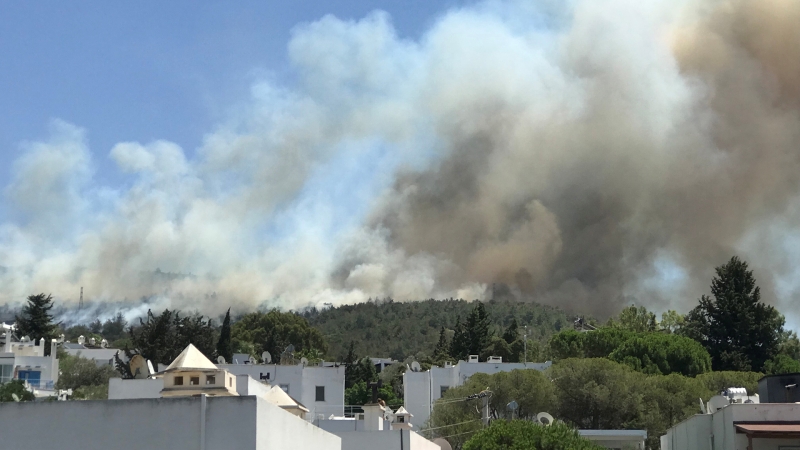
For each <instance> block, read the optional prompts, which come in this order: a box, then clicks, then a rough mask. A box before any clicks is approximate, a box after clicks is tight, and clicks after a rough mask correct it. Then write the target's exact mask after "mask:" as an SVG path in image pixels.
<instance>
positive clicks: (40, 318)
mask: <svg viewBox="0 0 800 450" xmlns="http://www.w3.org/2000/svg"><path fill="white" fill-rule="evenodd" d="M51 309H53V297H52V296H50V295H47V296H45V295H44V294H39V295H31V296H29V297H28V303H27V304H26V305H25V306H23V307H22V315H19V316H17V317H16V322H17V331H18V333H19V335H20V337H22V336H28V337H29V338H31V339H33V340H40V339H44V341H45V345H44V351H45V355H49V354H50V340H51V339H55V338H56V336H57V335H58V325H59V324H58V323H53V315H52V314H50V310H51ZM59 323H60V322H59Z"/></svg>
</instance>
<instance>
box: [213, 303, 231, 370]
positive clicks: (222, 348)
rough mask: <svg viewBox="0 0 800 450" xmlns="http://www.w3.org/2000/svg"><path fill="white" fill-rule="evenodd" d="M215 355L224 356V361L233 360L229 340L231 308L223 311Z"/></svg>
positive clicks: (229, 361)
mask: <svg viewBox="0 0 800 450" xmlns="http://www.w3.org/2000/svg"><path fill="white" fill-rule="evenodd" d="M217 356H222V357H223V358H225V362H227V363H231V362H232V361H233V343H232V342H231V309H230V308H228V312H226V313H225V319H224V320H223V321H222V329H221V330H220V333H219V340H218V341H217Z"/></svg>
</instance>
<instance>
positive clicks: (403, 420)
mask: <svg viewBox="0 0 800 450" xmlns="http://www.w3.org/2000/svg"><path fill="white" fill-rule="evenodd" d="M405 421H406V416H397V423H405Z"/></svg>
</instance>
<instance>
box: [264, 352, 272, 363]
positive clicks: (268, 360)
mask: <svg viewBox="0 0 800 450" xmlns="http://www.w3.org/2000/svg"><path fill="white" fill-rule="evenodd" d="M261 362H262V363H264V364H269V363H271V362H272V355H270V354H269V352H264V353H262V354H261Z"/></svg>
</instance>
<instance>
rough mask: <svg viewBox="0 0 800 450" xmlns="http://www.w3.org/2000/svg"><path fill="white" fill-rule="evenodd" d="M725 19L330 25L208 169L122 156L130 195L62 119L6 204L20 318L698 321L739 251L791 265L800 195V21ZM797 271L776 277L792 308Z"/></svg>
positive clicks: (309, 41) (206, 146) (626, 14)
mask: <svg viewBox="0 0 800 450" xmlns="http://www.w3.org/2000/svg"><path fill="white" fill-rule="evenodd" d="M726 5H727V6H724V5H721V4H719V3H718V2H715V1H711V0H708V1H702V0H697V1H687V2H683V3H681V2H679V3H675V2H666V1H658V2H649V3H648V2H645V3H642V2H635V1H632V0H600V1H598V0H584V1H576V2H567V3H564V4H561V3H558V4H556V3H547V2H543V3H542V4H541V5H539V6H534V5H531V4H528V3H524V4H523V3H516V2H487V3H483V4H480V5H477V6H473V7H469V8H462V9H454V10H452V11H450V12H448V13H447V14H445V15H444V16H442V17H441V19H440V20H439V21H438V22H437V23H435V24H434V25H433V26H432V27H431V29H430V30H428V32H427V33H425V34H424V35H423V36H422V37H421V38H420V39H418V40H408V39H402V38H400V37H398V35H397V33H396V32H395V30H394V29H393V27H392V24H391V19H390V17H388V15H386V14H385V13H382V12H375V13H372V14H370V15H368V16H367V17H365V18H364V19H362V20H358V21H343V20H340V19H337V18H335V17H332V16H326V17H323V18H321V19H320V20H318V21H316V22H313V23H309V24H302V25H298V26H297V27H296V28H295V30H294V31H293V34H292V38H291V41H290V42H289V43H288V54H289V59H290V61H291V63H292V64H293V66H294V69H295V71H296V75H297V79H298V80H299V81H298V83H297V85H296V86H293V87H291V88H290V87H287V86H284V85H281V84H280V83H276V82H274V81H262V82H260V83H257V84H256V85H254V86H253V88H252V98H251V101H250V102H249V103H248V104H247V105H246V106H244V107H242V108H240V109H239V110H237V111H235V112H234V113H233V114H231V116H230V117H229V118H228V120H227V121H225V122H224V123H221V124H219V125H218V126H217V127H216V128H215V129H213V130H211V131H210V132H209V133H208V134H207V135H206V136H205V137H204V142H203V145H202V146H201V147H200V148H199V149H197V150H196V151H195V152H192V153H190V154H191V155H192V156H187V152H185V151H184V149H181V148H180V147H179V146H178V145H176V144H174V143H171V142H168V141H165V140H162V141H155V142H150V143H138V142H123V143H119V144H117V145H115V146H114V147H113V148H112V149H111V150H110V152H109V154H108V157H109V158H110V159H111V160H113V161H114V162H115V163H116V164H117V166H118V167H119V168H120V169H121V170H122V171H123V172H126V173H128V174H130V176H131V177H132V180H133V181H132V183H131V184H130V185H129V186H126V187H124V188H118V189H116V190H115V189H110V188H107V187H103V186H99V185H97V184H96V183H95V182H93V179H92V174H93V171H92V170H93V169H92V167H93V165H94V164H95V161H92V158H91V153H90V152H89V150H88V145H89V143H88V142H87V140H86V137H85V133H84V132H83V131H82V130H80V129H79V128H77V127H75V126H73V125H69V124H66V123H64V122H56V123H55V125H54V131H53V133H52V136H51V137H50V138H48V139H46V140H44V141H42V142H37V143H30V144H26V152H25V154H24V155H23V156H22V157H21V158H20V159H19V161H18V162H17V164H16V165H15V168H14V177H13V179H12V180H11V182H10V184H9V185H8V186H7V187H6V189H5V191H4V193H5V199H6V201H7V202H8V203H9V205H11V206H12V208H13V211H14V212H15V214H14V215H12V216H11V217H10V218H9V219H8V220H7V221H6V222H5V223H3V224H2V225H0V258H2V261H3V262H2V263H0V265H2V266H3V267H4V270H3V271H0V282H2V283H3V285H4V287H6V289H4V291H3V292H2V293H0V302H12V303H13V302H17V301H19V300H21V299H23V298H24V297H25V296H26V295H29V294H31V293H33V292H40V291H42V292H52V293H53V294H54V295H55V296H56V297H58V298H61V299H63V300H65V301H76V300H77V292H79V289H80V286H84V287H85V290H86V293H87V296H88V297H89V298H93V299H103V300H109V301H112V300H119V301H122V300H128V301H138V299H139V298H140V297H142V296H155V298H156V299H157V301H158V304H159V305H167V304H169V305H172V306H173V307H177V308H184V309H198V310H200V311H201V312H204V313H207V314H217V313H218V312H219V311H222V310H224V309H226V308H227V306H229V305H234V306H235V307H239V308H242V309H243V308H252V307H254V306H255V305H259V304H262V303H266V304H267V305H272V306H281V307H285V308H291V307H300V306H304V305H308V304H323V303H334V304H342V303H350V302H355V301H363V300H365V299H367V298H369V297H379V296H380V297H382V296H392V297H394V298H396V299H398V300H416V299H423V298H430V297H436V298H442V297H466V298H470V299H472V298H485V297H486V296H487V295H490V292H491V290H490V286H491V284H492V283H495V282H497V283H505V284H507V285H509V286H510V287H511V290H512V291H513V292H515V293H517V294H518V295H519V296H521V297H523V298H530V299H535V300H538V301H542V302H548V303H552V304H558V305H562V306H572V307H574V308H575V309H577V310H590V311H593V312H596V313H599V314H604V313H613V312H615V309H616V308H618V307H619V306H620V305H621V304H622V303H624V302H628V301H631V299H632V298H633V299H634V301H638V302H640V303H645V304H647V305H649V306H651V307H654V308H656V309H663V308H666V307H668V306H671V307H679V308H684V309H685V307H687V306H688V305H689V302H690V301H691V300H692V299H694V298H696V297H698V296H699V295H700V294H702V293H703V292H705V286H706V285H707V284H708V280H709V279H710V276H711V273H712V268H713V266H714V265H718V264H720V263H722V262H724V261H725V260H726V259H727V258H728V257H730V256H731V254H733V253H734V252H739V253H743V255H742V256H744V257H745V259H748V258H751V259H752V261H758V263H759V264H761V265H762V266H763V267H769V268H770V270H772V269H773V268H775V267H777V266H779V264H778V263H776V261H777V260H778V258H780V256H778V254H779V253H780V252H776V247H780V246H781V245H782V244H781V243H782V242H785V240H784V239H781V238H780V236H779V237H777V238H775V237H774V236H775V231H774V230H775V227H776V225H775V223H777V222H775V220H774V219H775V218H776V217H779V216H780V215H781V214H782V212H783V211H784V210H785V208H787V207H788V205H790V204H791V203H792V201H793V199H796V198H797V194H798V189H799V187H798V176H797V175H794V174H795V173H800V172H798V171H797V170H796V166H798V165H800V158H798V155H797V152H796V145H795V144H793V143H796V142H798V140H797V138H798V137H799V136H798V133H800V131H798V130H800V126H798V125H800V123H799V122H800V119H799V118H798V116H800V114H798V104H800V87H798V86H800V82H798V81H797V78H796V77H797V75H796V73H797V71H795V70H794V69H795V68H796V67H795V66H793V65H792V64H793V63H791V62H786V61H796V60H797V58H794V59H792V57H791V56H795V57H796V56H797V52H796V50H797V49H798V44H797V43H796V42H795V37H797V35H796V34H797V33H796V32H795V31H794V30H795V29H794V28H792V27H788V26H787V24H786V21H791V19H792V18H793V17H800V15H799V14H800V13H798V11H800V9H798V7H797V6H796V4H788V3H786V1H785V0H768V1H766V2H764V3H763V4H758V5H757V4H756V3H755V2H754V1H753V0H734V1H731V2H728V3H726ZM773 10H781V11H783V15H782V16H773V15H770V14H768V12H769V11H773ZM753 21H755V22H753ZM751 22H752V23H751ZM742 23H743V24H744V25H742ZM767 25H774V26H767ZM742 30H744V31H742ZM770 30H775V32H774V33H773V32H772V31H770ZM793 33H794V34H793ZM765 43H769V45H767V44H765ZM165 138H168V137H165ZM77 216H80V217H87V216H88V217H90V219H85V220H81V221H76V220H74V218H75V217H77ZM797 228H798V221H797V220H795V219H794V218H791V219H786V218H784V220H782V221H781V222H780V230H782V231H781V233H796V230H797ZM769 230H772V231H769ZM764 233H771V234H769V236H771V237H770V238H767V237H763V236H764ZM753 236H762V237H761V238H758V237H753ZM753 242H759V243H763V244H764V246H760V245H754V244H753ZM772 255H776V256H775V257H773V256H772ZM787 260H788V259H787V258H785V257H784V258H783V259H782V260H781V261H787ZM791 265H792V266H796V263H795V262H792V263H791ZM156 269H159V270H160V271H159V272H156ZM794 272H795V271H794V270H781V271H780V273H779V274H776V275H775V276H774V277H769V276H767V277H766V278H765V279H762V280H763V282H764V283H768V284H775V286H777V287H778V291H779V292H778V293H779V295H780V298H778V299H774V298H773V299H771V300H783V301H787V299H788V298H789V297H791V296H793V295H795V294H794V292H796V289H794V288H790V287H787V286H790V284H787V283H785V282H781V281H780V280H781V279H783V278H785V277H788V276H790V275H791V274H793V273H794ZM767 291H769V289H767Z"/></svg>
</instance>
